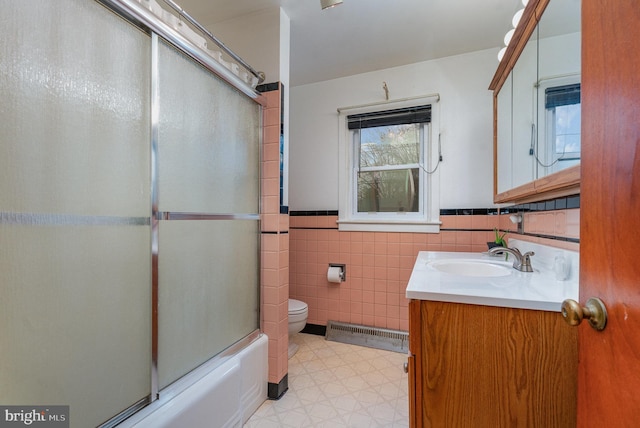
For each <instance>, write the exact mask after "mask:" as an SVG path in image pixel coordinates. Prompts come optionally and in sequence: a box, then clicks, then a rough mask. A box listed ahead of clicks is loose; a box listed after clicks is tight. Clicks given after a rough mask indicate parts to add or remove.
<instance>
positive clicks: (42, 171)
mask: <svg viewBox="0 0 640 428" xmlns="http://www.w3.org/2000/svg"><path fill="white" fill-rule="evenodd" d="M0 8H1V10H2V13H1V14H0V28H2V37H0V94H2V102H1V106H0V141H1V142H2V144H0V207H1V208H0V210H2V211H13V212H54V213H68V212H69V211H70V210H71V211H72V212H74V213H79V214H100V215H114V216H118V215H120V216H123V215H125V216H148V215H149V214H148V211H149V202H148V200H149V191H150V190H149V187H150V186H149V176H150V173H149V147H148V141H149V128H150V127H149V120H150V119H149V114H150V113H149V86H150V83H149V82H150V77H149V67H150V54H149V49H150V48H149V45H150V38H149V36H148V35H146V34H144V33H142V32H140V31H139V30H138V29H136V28H135V27H133V26H132V25H130V24H128V23H126V22H125V21H123V20H122V19H120V18H118V17H116V16H115V15H114V14H113V13H111V12H109V11H108V10H106V9H105V8H104V7H102V6H100V5H99V4H98V3H96V2H93V1H86V0H64V1H62V0H56V1H46V0H44V1H42V0H41V1H7V0H2V1H0Z"/></svg>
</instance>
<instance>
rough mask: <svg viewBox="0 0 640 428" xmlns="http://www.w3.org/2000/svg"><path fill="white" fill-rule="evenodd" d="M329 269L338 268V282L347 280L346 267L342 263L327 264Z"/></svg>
mask: <svg viewBox="0 0 640 428" xmlns="http://www.w3.org/2000/svg"><path fill="white" fill-rule="evenodd" d="M329 267H330V268H332V267H337V268H340V281H342V282H345V281H346V280H347V265H345V264H344V263H329Z"/></svg>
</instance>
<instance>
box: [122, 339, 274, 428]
mask: <svg viewBox="0 0 640 428" xmlns="http://www.w3.org/2000/svg"><path fill="white" fill-rule="evenodd" d="M248 341H249V344H248V345H246V346H245V344H244V343H242V344H241V345H236V346H234V347H232V348H231V349H230V350H229V351H227V352H225V355H223V356H221V357H217V358H215V361H212V362H210V363H206V364H204V365H203V366H202V367H199V368H198V369H196V370H194V371H193V372H192V373H189V374H188V375H187V376H185V377H184V378H182V379H180V380H178V381H177V382H175V383H174V384H172V385H170V386H169V387H167V388H166V389H164V390H162V391H161V393H160V398H159V399H158V400H156V401H155V402H153V403H152V404H150V405H149V406H147V407H145V408H144V409H142V410H141V411H139V412H137V413H136V414H134V415H133V416H131V417H130V418H129V419H127V420H125V421H124V422H122V423H121V424H120V425H118V427H125V428H178V427H181V428H182V427H189V428H198V427H203V428H205V427H206V428H216V427H220V428H222V427H242V425H243V424H244V423H245V422H246V421H247V420H248V419H249V418H250V417H251V415H252V414H253V413H254V412H255V411H256V410H257V409H258V407H260V405H261V404H262V403H263V402H264V401H265V400H266V399H267V382H268V378H267V376H268V367H267V364H268V353H267V344H268V339H267V336H266V335H265V334H256V335H254V336H253V337H250V338H248ZM238 347H240V349H237V348H238Z"/></svg>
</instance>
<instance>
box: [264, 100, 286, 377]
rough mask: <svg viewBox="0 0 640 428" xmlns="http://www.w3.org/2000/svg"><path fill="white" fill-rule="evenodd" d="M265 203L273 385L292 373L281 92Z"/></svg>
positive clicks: (267, 141)
mask: <svg viewBox="0 0 640 428" xmlns="http://www.w3.org/2000/svg"><path fill="white" fill-rule="evenodd" d="M264 95H265V97H266V100H267V105H266V107H265V108H264V109H263V137H262V141H263V146H262V189H261V190H262V195H261V197H262V200H261V204H262V207H261V227H262V236H261V311H260V313H261V320H260V323H261V328H262V331H264V332H265V334H266V335H267V336H268V337H269V382H271V383H275V384H277V383H279V382H280V381H281V380H282V378H283V377H284V376H285V375H286V374H287V371H288V358H287V348H288V346H289V330H288V327H289V324H288V300H289V234H288V233H287V232H288V230H289V216H288V215H286V214H280V167H279V165H280V91H270V92H266V93H265V94H264Z"/></svg>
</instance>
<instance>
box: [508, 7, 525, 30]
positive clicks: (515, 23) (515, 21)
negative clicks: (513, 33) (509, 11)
mask: <svg viewBox="0 0 640 428" xmlns="http://www.w3.org/2000/svg"><path fill="white" fill-rule="evenodd" d="M523 13H524V9H520V10H519V11H517V12H516V14H515V15H513V19H512V20H511V24H513V28H516V27H517V26H518V23H519V22H520V18H522V14H523Z"/></svg>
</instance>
